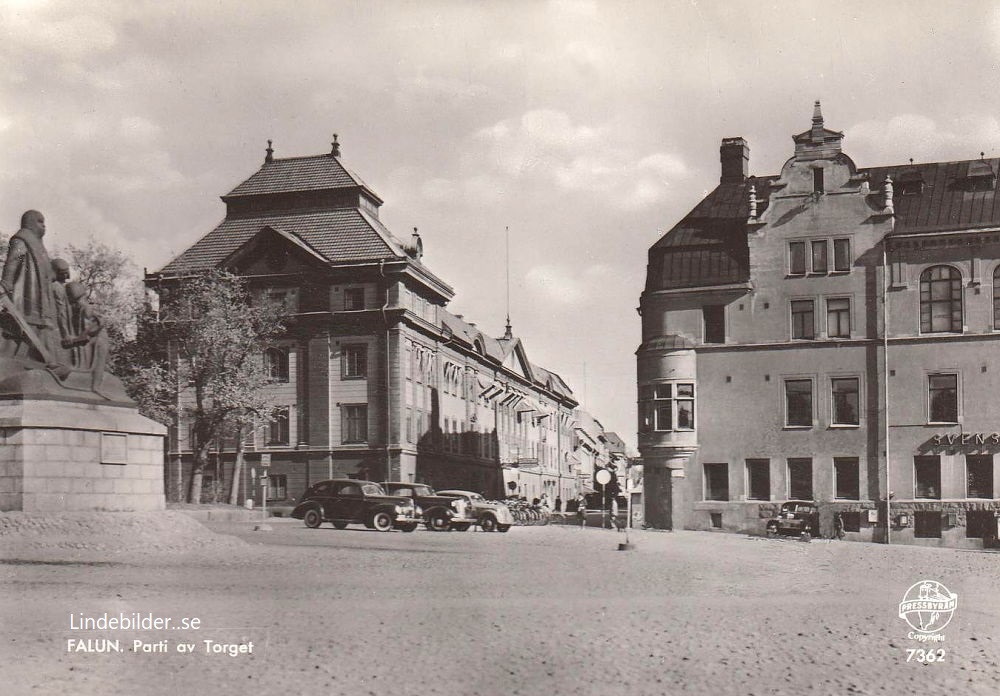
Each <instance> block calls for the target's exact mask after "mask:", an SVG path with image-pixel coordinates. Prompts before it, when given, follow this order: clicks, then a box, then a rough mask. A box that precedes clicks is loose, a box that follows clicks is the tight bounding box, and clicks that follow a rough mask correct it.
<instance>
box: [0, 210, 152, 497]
mask: <svg viewBox="0 0 1000 696" xmlns="http://www.w3.org/2000/svg"><path fill="white" fill-rule="evenodd" d="M44 236H45V217H44V216H43V215H42V214H41V213H39V212H38V211H35V210H29V211H28V212H26V213H25V214H24V215H23V216H22V217H21V229H20V230H19V231H18V232H17V233H16V234H15V235H14V236H13V237H11V240H10V247H9V249H8V252H7V260H6V262H5V263H4V267H3V273H2V275H0V511H11V510H21V511H24V512H59V511H66V510H161V509H163V507H164V496H163V461H164V458H163V440H164V436H165V434H166V428H165V427H164V426H163V425H161V424H159V423H156V422H154V421H151V420H150V419H148V418H146V417H144V416H141V415H139V412H138V410H137V409H136V406H135V403H134V402H133V401H132V400H131V399H130V398H129V397H128V395H127V394H126V393H125V388H124V386H123V385H122V383H121V381H120V380H118V378H117V377H115V376H114V375H111V374H108V373H107V372H106V371H105V362H106V359H107V351H108V347H107V337H106V335H105V333H104V327H103V325H102V322H101V318H100V314H99V313H98V312H97V311H95V310H94V309H93V308H92V307H90V306H89V305H88V304H87V303H86V301H85V300H84V297H85V296H86V289H85V288H83V287H82V286H81V285H80V284H79V283H72V282H66V281H67V280H68V278H69V267H68V264H66V262H65V261H62V260H61V259H54V260H53V259H50V258H49V255H48V252H47V251H46V249H45V245H44V244H43V243H42V238H43V237H44Z"/></svg>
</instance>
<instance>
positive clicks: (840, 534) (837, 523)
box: [833, 512, 844, 539]
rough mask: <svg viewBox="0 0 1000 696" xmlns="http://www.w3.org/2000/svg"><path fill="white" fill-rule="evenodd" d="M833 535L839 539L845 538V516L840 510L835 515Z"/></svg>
mask: <svg viewBox="0 0 1000 696" xmlns="http://www.w3.org/2000/svg"><path fill="white" fill-rule="evenodd" d="M833 536H834V537H835V538H837V539H843V538H844V518H843V516H842V515H841V514H840V513H839V512H838V513H836V514H834V516H833Z"/></svg>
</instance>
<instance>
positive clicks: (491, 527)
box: [479, 515, 497, 532]
mask: <svg viewBox="0 0 1000 696" xmlns="http://www.w3.org/2000/svg"><path fill="white" fill-rule="evenodd" d="M479 526H480V527H482V528H483V531H484V532H495V531H496V529H497V519H496V518H495V517H493V516H492V515H486V516H485V517H484V518H483V519H481V520H479Z"/></svg>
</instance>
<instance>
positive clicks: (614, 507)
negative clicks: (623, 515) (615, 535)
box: [611, 497, 622, 532]
mask: <svg viewBox="0 0 1000 696" xmlns="http://www.w3.org/2000/svg"><path fill="white" fill-rule="evenodd" d="M611 524H613V525H614V527H615V529H616V530H618V531H619V532H621V531H622V524H621V522H620V521H619V519H618V498H617V497H615V498H612V499H611Z"/></svg>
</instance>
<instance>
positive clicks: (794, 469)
mask: <svg viewBox="0 0 1000 696" xmlns="http://www.w3.org/2000/svg"><path fill="white" fill-rule="evenodd" d="M812 476H813V462H812V459H810V458H808V457H800V458H795V459H789V460H788V497H789V498H790V499H792V500H812V497H813V481H812Z"/></svg>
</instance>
